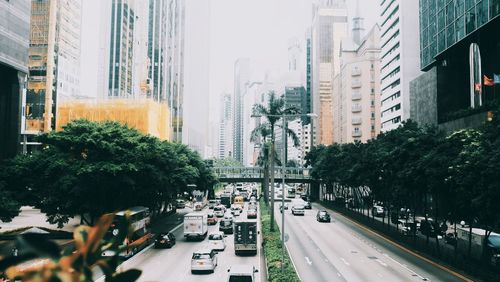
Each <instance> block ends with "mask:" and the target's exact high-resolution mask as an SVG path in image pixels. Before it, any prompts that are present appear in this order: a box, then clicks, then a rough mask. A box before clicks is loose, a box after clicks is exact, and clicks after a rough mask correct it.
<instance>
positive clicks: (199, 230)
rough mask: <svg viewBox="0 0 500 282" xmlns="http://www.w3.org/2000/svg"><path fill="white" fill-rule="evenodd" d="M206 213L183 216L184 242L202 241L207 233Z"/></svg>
mask: <svg viewBox="0 0 500 282" xmlns="http://www.w3.org/2000/svg"><path fill="white" fill-rule="evenodd" d="M207 220H208V216H207V214H206V213H199V212H192V213H188V214H186V215H184V237H185V238H186V240H190V239H195V240H196V239H197V240H203V239H205V237H207V233H208V222H207Z"/></svg>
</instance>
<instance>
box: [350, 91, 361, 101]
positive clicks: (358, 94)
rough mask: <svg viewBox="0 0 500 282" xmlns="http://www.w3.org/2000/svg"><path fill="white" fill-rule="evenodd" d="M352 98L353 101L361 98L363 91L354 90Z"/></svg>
mask: <svg viewBox="0 0 500 282" xmlns="http://www.w3.org/2000/svg"><path fill="white" fill-rule="evenodd" d="M351 98H352V100H353V101H356V100H361V93H360V92H359V91H354V92H352V97H351Z"/></svg>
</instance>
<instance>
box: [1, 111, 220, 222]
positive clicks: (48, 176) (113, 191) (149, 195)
mask: <svg viewBox="0 0 500 282" xmlns="http://www.w3.org/2000/svg"><path fill="white" fill-rule="evenodd" d="M38 139H39V141H40V142H41V143H42V144H43V147H42V149H41V150H40V151H37V152H34V153H33V154H31V155H19V156H17V157H16V158H14V159H13V160H10V161H9V162H7V163H5V166H6V168H7V169H6V172H5V173H3V174H2V175H1V176H0V183H2V181H3V183H4V186H5V188H6V191H10V192H15V193H16V194H17V195H19V196H17V198H15V199H14V200H16V201H19V202H20V203H23V204H26V205H34V206H35V207H37V208H40V209H41V210H42V212H44V213H46V214H47V216H48V218H49V221H50V222H51V223H58V224H63V223H66V222H67V221H68V220H69V218H71V217H74V216H76V215H80V216H82V217H83V218H84V219H86V220H87V221H89V222H93V220H94V219H95V218H97V217H98V216H100V215H102V214H105V213H108V212H114V211H117V210H123V209H126V208H129V207H132V206H136V205H142V206H147V207H150V208H151V209H152V210H153V211H160V210H161V209H162V207H165V206H166V204H167V203H168V202H169V201H171V200H172V199H174V198H175V197H176V195H177V194H179V193H181V192H183V191H185V190H186V186H187V184H191V183H193V184H197V186H198V187H199V188H200V189H201V190H207V189H209V188H211V187H212V186H211V185H212V184H213V183H214V182H215V176H214V175H213V174H212V173H211V171H210V170H209V168H207V166H206V164H205V162H204V161H203V160H202V159H201V157H200V156H199V155H198V154H197V153H196V152H194V151H192V150H191V149H189V148H188V147H187V146H185V145H182V144H177V143H170V142H166V141H161V140H159V139H157V138H156V137H153V136H150V135H144V134H141V133H140V132H138V131H137V130H135V129H132V128H129V127H127V126H124V125H120V124H119V123H116V122H102V123H94V122H90V121H87V120H77V121H74V122H71V123H69V124H68V125H66V126H65V127H64V128H63V130H62V131H59V132H50V133H46V134H43V135H41V136H39V138H38ZM1 191H2V189H1V187H0V192H1ZM0 196H1V194H0Z"/></svg>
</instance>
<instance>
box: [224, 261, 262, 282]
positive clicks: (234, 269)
mask: <svg viewBox="0 0 500 282" xmlns="http://www.w3.org/2000/svg"><path fill="white" fill-rule="evenodd" d="M227 272H229V275H228V276H227V281H228V282H238V281H245V282H254V281H255V280H256V279H255V273H256V272H258V270H257V269H256V268H255V267H254V266H253V265H248V264H241V265H233V266H231V268H229V269H228V270H227Z"/></svg>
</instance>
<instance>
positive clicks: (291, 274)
mask: <svg viewBox="0 0 500 282" xmlns="http://www.w3.org/2000/svg"><path fill="white" fill-rule="evenodd" d="M260 219H261V226H262V245H263V250H264V256H265V258H266V259H265V260H266V268H267V277H268V281H271V282H274V281H283V282H284V281H287V282H288V281H291V282H294V281H300V279H299V276H298V275H297V272H296V270H295V268H294V267H293V264H292V262H291V259H290V256H289V254H288V250H286V249H285V264H284V270H283V271H282V270H281V253H282V252H281V251H282V244H281V234H280V232H279V230H278V228H277V224H276V222H275V226H276V228H275V230H274V231H271V230H270V222H271V216H270V214H269V207H268V206H266V205H265V203H264V201H262V200H261V201H260Z"/></svg>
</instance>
